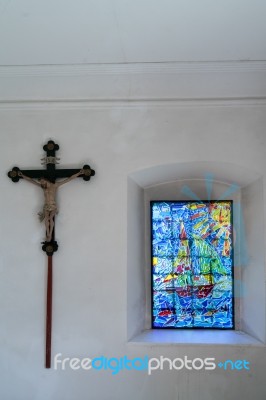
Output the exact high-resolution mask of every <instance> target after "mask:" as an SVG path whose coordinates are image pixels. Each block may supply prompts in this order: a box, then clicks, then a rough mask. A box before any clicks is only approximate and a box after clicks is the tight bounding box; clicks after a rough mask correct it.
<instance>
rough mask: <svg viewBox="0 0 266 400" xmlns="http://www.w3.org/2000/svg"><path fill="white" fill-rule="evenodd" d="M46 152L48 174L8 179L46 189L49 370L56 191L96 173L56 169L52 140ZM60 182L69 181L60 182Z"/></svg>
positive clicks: (21, 173)
mask: <svg viewBox="0 0 266 400" xmlns="http://www.w3.org/2000/svg"><path fill="white" fill-rule="evenodd" d="M43 149H44V151H45V152H46V156H45V157H44V158H43V159H42V161H43V162H42V164H44V165H46V170H44V169H42V170H40V169H33V170H32V169H31V170H21V169H19V168H18V167H14V168H12V170H11V171H9V172H8V177H9V178H10V179H11V180H12V181H13V182H18V181H19V180H20V179H25V180H27V181H30V182H31V183H33V184H35V185H37V186H39V187H40V188H42V189H43V192H44V197H45V203H44V207H43V211H42V212H41V213H39V216H40V220H41V221H42V220H44V222H45V226H46V240H45V241H44V242H43V243H42V250H43V251H44V252H45V253H46V254H47V258H48V275H47V304H46V360H45V367H46V368H51V339H52V283H53V253H54V252H55V251H57V249H58V244H57V242H56V240H55V215H56V214H57V212H58V210H57V205H56V200H55V197H56V191H57V189H58V187H59V186H61V185H62V184H64V183H67V182H69V181H70V180H72V179H74V178H78V177H81V178H83V180H84V181H89V180H90V178H91V176H94V175H95V171H94V170H93V169H91V168H90V166H89V165H84V166H83V168H82V169H56V167H55V166H56V164H58V160H59V159H58V158H57V157H56V151H57V150H59V146H58V144H56V143H55V142H54V141H53V140H49V141H48V143H47V144H46V145H45V146H43ZM57 178H66V179H64V180H63V181H58V182H57V181H56V179H57Z"/></svg>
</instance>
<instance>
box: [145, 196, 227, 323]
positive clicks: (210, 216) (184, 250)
mask: <svg viewBox="0 0 266 400" xmlns="http://www.w3.org/2000/svg"><path fill="white" fill-rule="evenodd" d="M151 225H152V305H153V311H152V312H153V328H222V329H232V328H233V327H234V315H233V250H232V201H201V202H200V201H198V202H195V201H193V202H192V201H172V202H171V201H153V202H151Z"/></svg>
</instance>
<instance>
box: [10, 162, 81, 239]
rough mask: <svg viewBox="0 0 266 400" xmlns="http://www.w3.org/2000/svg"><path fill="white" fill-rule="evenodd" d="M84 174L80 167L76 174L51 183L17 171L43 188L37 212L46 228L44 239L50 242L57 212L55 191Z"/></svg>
mask: <svg viewBox="0 0 266 400" xmlns="http://www.w3.org/2000/svg"><path fill="white" fill-rule="evenodd" d="M83 174H84V170H83V169H81V170H80V171H79V172H77V173H76V174H74V175H72V176H70V177H69V178H67V179H64V180H63V181H60V182H56V183H52V182H50V181H49V180H48V179H45V178H41V179H39V180H35V179H32V178H30V177H29V176H26V175H24V174H23V173H22V172H21V171H19V172H18V175H19V176H20V177H22V178H24V179H25V180H27V181H28V182H31V183H33V184H34V185H37V186H39V187H41V188H42V189H43V193H44V206H43V211H42V212H40V213H38V215H39V217H40V221H41V222H42V221H43V220H44V222H45V228H46V241H47V242H50V241H51V240H52V235H53V229H54V217H55V215H56V214H57V213H58V208H57V205H56V199H55V198H56V191H57V189H58V188H59V187H60V186H62V185H64V184H65V183H67V182H70V181H71V180H72V179H75V178H77V177H78V176H80V175H83Z"/></svg>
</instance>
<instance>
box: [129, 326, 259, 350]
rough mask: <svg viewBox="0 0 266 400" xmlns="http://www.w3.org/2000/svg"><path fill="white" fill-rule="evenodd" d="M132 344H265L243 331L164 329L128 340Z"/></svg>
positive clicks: (145, 332)
mask: <svg viewBox="0 0 266 400" xmlns="http://www.w3.org/2000/svg"><path fill="white" fill-rule="evenodd" d="M128 344H132V345H146V344H148V345H227V346H257V347H258V346H259V347H265V344H264V343H262V342H261V341H259V340H258V339H255V338H254V337H252V336H250V335H248V334H247V333H245V332H242V331H233V330H227V331H220V330H215V331H211V330H197V331H195V330H193V331H192V330H189V329H183V330H178V331H177V330H170V329H167V330H162V329H151V330H147V331H144V332H142V333H141V334H138V335H136V336H135V337H134V338H132V339H131V340H129V341H128Z"/></svg>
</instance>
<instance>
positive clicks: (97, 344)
mask: <svg viewBox="0 0 266 400" xmlns="http://www.w3.org/2000/svg"><path fill="white" fill-rule="evenodd" d="M60 108H61V109H60ZM265 126H266V113H265V106H264V105H259V104H257V105H250V104H248V103H247V104H246V105H245V103H244V102H242V104H241V105H239V106H238V105H237V104H235V105H232V104H231V105H229V106H226V102H225V104H224V105H220V106H215V107H212V106H211V105H209V106H208V105H202V104H201V105H200V104H199V106H197V105H196V104H195V102H194V103H193V104H192V105H189V102H188V104H187V105H178V104H176V105H171V104H167V105H161V106H156V104H152V103H149V102H147V103H146V104H143V103H142V104H140V105H139V106H138V102H136V103H135V104H131V105H130V104H127V103H125V104H124V105H123V107H120V106H116V105H115V103H114V104H113V105H109V106H108V107H104V106H103V107H102V108H101V107H100V106H99V107H97V108H94V107H91V106H90V105H88V106H87V107H84V105H83V107H82V109H81V108H80V109H79V107H78V106H76V107H73V108H71V107H70V106H69V107H67V105H65V106H64V107H57V106H56V104H55V105H54V107H53V106H49V107H47V108H46V106H45V105H44V106H43V107H37V108H34V107H32V108H31V105H29V106H26V107H25V106H24V107H21V108H20V107H19V106H18V107H14V108H13V109H12V107H9V109H4V108H1V109H0V127H1V133H0V135H1V136H0V138H1V146H0V152H1V156H0V172H1V174H0V185H1V189H2V190H1V207H0V214H1V217H0V220H1V231H0V248H1V252H0V273H1V281H0V285H1V288H0V296H1V302H0V304H1V308H0V313H1V314H0V320H1V333H0V334H1V337H0V339H1V342H0V343H1V344H0V351H1V355H0V380H1V385H0V397H1V399H4V400H24V399H25V400H44V399H45V400H47V399H51V400H72V399H80V400H81V399H90V400H96V399H101V400H120V399H129V400H131V399H132V400H133V399H136V398H138V399H140V400H142V399H143V400H144V399H145V400H146V399H153V400H159V399H162V398H164V399H167V400H168V399H169V400H177V399H178V400H194V399H196V400H222V399H230V400H231V399H232V400H233V399H237V400H238V399H244V400H250V399H251V398H254V399H256V400H265V397H266V389H265V367H266V365H265V364H266V363H265V356H266V350H265V348H264V347H256V346H253V347H244V346H238V347H234V346H213V345H210V346H208V345H207V346H206V345H205V346H199V345H194V346H191V345H184V346H178V347H176V346H175V345H166V346H163V345H162V346H158V345H156V346H155V345H151V344H146V345H145V344H140V345H136V344H135V345H132V344H130V343H127V317H128V316H127V312H126V310H127V282H128V281H129V280H130V277H128V276H127V261H128V260H127V258H128V254H127V232H128V226H127V212H128V210H127V177H128V175H129V174H131V173H132V172H134V171H137V170H141V169H144V168H149V167H153V166H156V165H163V164H171V163H176V162H190V161H206V162H214V161H215V162H216V161H217V162H223V163H231V164H232V168H233V166H234V165H236V168H237V167H245V168H246V169H248V170H252V171H254V173H256V174H258V176H261V177H262V178H263V179H265V150H266V134H265ZM49 138H53V139H55V140H56V141H57V142H58V143H59V145H60V154H59V156H60V157H61V167H69V166H73V167H79V166H81V165H83V164H84V163H85V162H86V163H89V164H90V165H91V166H92V167H93V168H94V169H95V170H96V176H95V177H94V178H93V179H92V180H91V182H89V183H85V182H83V181H75V182H72V183H71V184H69V185H68V186H65V187H62V188H61V189H60V194H59V196H58V202H59V207H60V214H59V216H58V218H57V229H56V235H57V238H58V242H59V245H60V248H59V251H58V253H57V254H56V255H55V256H54V302H53V317H54V319H53V347H52V351H53V355H55V354H56V353H62V354H63V356H65V357H81V358H82V357H90V358H93V357H96V356H101V355H104V356H107V357H108V356H109V357H110V356H113V357H121V356H123V355H125V354H126V355H128V357H137V356H138V357H143V356H145V355H148V356H149V357H157V356H160V355H163V356H165V357H170V358H175V357H184V355H187V356H188V357H191V358H195V357H215V358H216V359H226V358H232V359H246V360H248V361H250V363H251V369H250V371H232V372H229V371H224V370H222V369H216V370H214V371H209V372H207V371H186V370H182V371H172V372H171V371H170V372H169V371H168V370H164V371H156V372H154V374H152V375H151V376H148V375H147V373H146V371H135V372H134V371H122V372H120V373H119V374H118V375H115V376H113V375H111V372H110V371H99V372H98V371H72V370H69V369H67V370H65V371H55V370H53V369H51V370H45V369H44V332H45V324H44V323H45V277H46V258H45V255H44V254H43V253H42V251H41V250H40V242H41V240H42V239H43V235H44V229H43V226H41V225H39V222H38V220H37V216H36V213H37V212H38V211H39V210H40V207H41V204H42V196H41V193H40V191H38V188H35V187H33V186H30V185H29V184H27V183H26V182H19V183H18V184H13V183H12V182H11V181H10V180H9V179H8V178H7V176H6V173H7V171H8V170H9V168H10V167H12V166H13V165H18V166H19V167H29V168H31V167H37V166H38V165H40V164H39V163H40V161H39V160H40V157H41V156H42V154H43V152H42V145H43V144H44V142H46V141H47V139H49ZM208 172H209V171H208ZM135 211H136V210H135ZM264 211H265V210H261V212H262V216H261V218H264ZM137 218H141V216H139V215H138V216H137ZM264 226H265V225H264ZM138 245H139V244H136V246H138ZM258 251H259V249H258ZM262 279H263V280H264V282H265V276H264V277H263V278H262ZM136 324H138V322H137V321H136Z"/></svg>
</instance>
